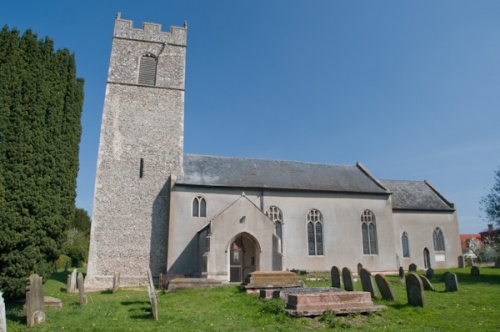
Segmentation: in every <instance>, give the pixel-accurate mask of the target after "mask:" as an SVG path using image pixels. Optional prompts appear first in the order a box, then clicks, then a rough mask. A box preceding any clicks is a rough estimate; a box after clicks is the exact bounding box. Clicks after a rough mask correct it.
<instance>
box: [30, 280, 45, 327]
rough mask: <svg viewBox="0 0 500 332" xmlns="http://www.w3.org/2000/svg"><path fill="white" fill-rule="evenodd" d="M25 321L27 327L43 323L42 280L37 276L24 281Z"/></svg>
mask: <svg viewBox="0 0 500 332" xmlns="http://www.w3.org/2000/svg"><path fill="white" fill-rule="evenodd" d="M26 321H27V324H28V327H31V326H33V325H35V324H39V323H43V322H45V312H44V306H43V286H42V278H41V277H40V276H38V275H37V274H32V275H30V277H29V278H28V280H27V281H26Z"/></svg>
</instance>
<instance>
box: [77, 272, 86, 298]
mask: <svg viewBox="0 0 500 332" xmlns="http://www.w3.org/2000/svg"><path fill="white" fill-rule="evenodd" d="M78 294H79V296H80V305H81V306H83V305H86V304H87V295H86V294H85V286H84V280H83V274H82V273H81V272H80V273H78Z"/></svg>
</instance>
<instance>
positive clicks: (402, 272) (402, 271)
mask: <svg viewBox="0 0 500 332" xmlns="http://www.w3.org/2000/svg"><path fill="white" fill-rule="evenodd" d="M399 281H401V282H403V281H405V269H403V267H402V266H400V267H399Z"/></svg>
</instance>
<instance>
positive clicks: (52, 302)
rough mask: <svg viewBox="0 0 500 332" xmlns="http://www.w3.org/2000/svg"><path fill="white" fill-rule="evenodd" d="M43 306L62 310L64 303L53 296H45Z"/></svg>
mask: <svg viewBox="0 0 500 332" xmlns="http://www.w3.org/2000/svg"><path fill="white" fill-rule="evenodd" d="M43 305H44V307H45V308H54V309H61V308H62V301H61V299H58V298H55V297H52V296H45V297H44V298H43Z"/></svg>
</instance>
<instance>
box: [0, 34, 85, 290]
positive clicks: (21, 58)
mask: <svg viewBox="0 0 500 332" xmlns="http://www.w3.org/2000/svg"><path fill="white" fill-rule="evenodd" d="M82 105H83V80H81V79H78V78H77V77H76V65H75V59H74V56H73V54H71V53H70V52H69V51H68V50H66V49H64V50H57V51H54V49H53V41H52V40H50V39H49V38H45V39H43V40H39V39H38V37H37V35H36V34H34V33H33V32H32V31H31V30H28V31H26V32H25V33H24V34H23V35H22V36H21V35H20V33H19V31H17V30H16V29H13V30H9V28H8V27H6V26H5V27H4V28H3V29H2V30H1V31H0V225H1V229H2V232H0V289H2V291H4V292H5V295H6V297H8V298H13V297H17V296H21V295H22V294H23V293H24V288H25V280H26V277H28V276H29V274H31V273H38V274H39V275H41V276H42V277H43V278H44V279H45V280H46V279H47V278H48V277H49V276H50V272H51V267H52V263H53V261H54V260H56V259H57V258H58V256H59V251H60V249H61V246H62V245H63V243H64V241H65V239H66V231H67V229H68V227H69V223H70V222H71V221H72V220H73V218H74V215H75V196H76V192H75V188H76V176H77V172H78V144H79V142H80V136H81V125H80V117H81V110H82Z"/></svg>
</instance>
